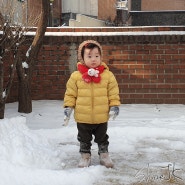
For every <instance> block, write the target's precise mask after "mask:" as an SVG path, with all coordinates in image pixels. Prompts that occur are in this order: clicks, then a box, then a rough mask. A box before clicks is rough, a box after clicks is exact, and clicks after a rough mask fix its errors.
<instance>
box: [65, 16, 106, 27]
mask: <svg viewBox="0 0 185 185" xmlns="http://www.w3.org/2000/svg"><path fill="white" fill-rule="evenodd" d="M69 26H70V27H101V26H106V25H105V22H104V21H100V20H98V19H94V18H91V17H88V16H85V15H81V14H77V15H76V19H75V20H74V19H70V20H69Z"/></svg>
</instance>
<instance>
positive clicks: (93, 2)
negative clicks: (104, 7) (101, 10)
mask: <svg viewBox="0 0 185 185" xmlns="http://www.w3.org/2000/svg"><path fill="white" fill-rule="evenodd" d="M69 12H72V13H78V14H85V15H90V16H95V17H97V16H98V0H62V13H69Z"/></svg>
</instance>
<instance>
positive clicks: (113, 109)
mask: <svg viewBox="0 0 185 185" xmlns="http://www.w3.org/2000/svg"><path fill="white" fill-rule="evenodd" d="M118 115H119V107H118V106H113V107H111V108H110V111H109V119H111V118H112V120H115V118H116V117H117V116H118Z"/></svg>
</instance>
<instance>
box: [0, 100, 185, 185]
mask: <svg viewBox="0 0 185 185" xmlns="http://www.w3.org/2000/svg"><path fill="white" fill-rule="evenodd" d="M62 104H63V102H62V101H51V100H50V101H48V100H42V101H33V112H32V113H30V114H21V113H18V112H17V107H18V105H17V103H10V104H6V111H5V119H3V120H0V185H132V184H135V185H141V184H142V185H145V184H147V185H152V184H157V185H160V184H173V185H174V184H178V185H180V184H182V185H184V184H185V105H166V104H160V105H154V104H152V105H146V104H143V105H141V104H139V105H136V104H129V105H128V104H127V105H121V107H120V115H119V117H117V119H116V120H115V121H110V122H109V130H108V134H109V136H110V139H109V141H110V147H109V152H110V155H111V157H112V159H113V161H114V163H115V168H114V169H107V168H105V167H103V166H100V165H99V158H98V154H97V145H96V143H94V142H93V145H92V166H90V167H89V168H84V169H79V168H77V164H78V161H79V158H80V154H79V152H78V151H79V143H78V141H77V139H76V137H77V129H76V124H75V121H74V120H73V118H72V119H71V120H70V122H69V125H68V126H67V127H64V126H62V124H63V108H62Z"/></svg>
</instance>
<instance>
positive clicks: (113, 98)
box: [108, 72, 120, 107]
mask: <svg viewBox="0 0 185 185" xmlns="http://www.w3.org/2000/svg"><path fill="white" fill-rule="evenodd" d="M108 98H109V106H110V107H112V106H119V105H120V97H119V87H118V83H117V80H116V78H115V76H114V75H113V73H112V72H110V80H109V84H108Z"/></svg>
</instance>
